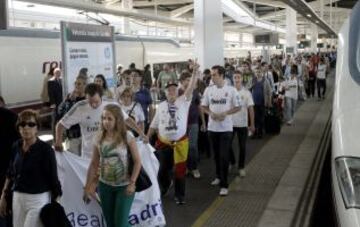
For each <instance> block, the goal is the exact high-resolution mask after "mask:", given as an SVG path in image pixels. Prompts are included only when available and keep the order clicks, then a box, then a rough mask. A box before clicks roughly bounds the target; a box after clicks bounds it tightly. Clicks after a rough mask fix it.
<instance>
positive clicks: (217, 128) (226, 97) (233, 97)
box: [201, 85, 241, 132]
mask: <svg viewBox="0 0 360 227" xmlns="http://www.w3.org/2000/svg"><path fill="white" fill-rule="evenodd" d="M201 105H202V106H208V107H209V109H210V111H211V112H213V113H222V112H225V111H228V110H230V109H232V108H234V107H239V106H240V105H241V102H240V96H239V94H238V93H237V91H236V89H235V88H234V87H231V86H228V85H224V86H223V87H221V88H219V87H217V86H216V85H213V86H209V87H207V88H206V89H205V92H204V95H203V99H202V101H201ZM208 130H209V131H212V132H232V130H233V122H232V119H231V116H229V115H227V116H226V117H225V119H224V120H223V121H214V120H213V119H212V118H211V117H209V122H208Z"/></svg>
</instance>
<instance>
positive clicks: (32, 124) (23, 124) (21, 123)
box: [19, 121, 37, 128]
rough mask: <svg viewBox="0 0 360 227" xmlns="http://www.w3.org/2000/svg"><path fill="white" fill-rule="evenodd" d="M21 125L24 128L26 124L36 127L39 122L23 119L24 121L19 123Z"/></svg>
mask: <svg viewBox="0 0 360 227" xmlns="http://www.w3.org/2000/svg"><path fill="white" fill-rule="evenodd" d="M19 126H20V127H22V128H24V127H25V126H29V127H30V128H34V127H35V126H37V124H36V123H35V122H31V121H30V122H25V121H23V122H20V123H19Z"/></svg>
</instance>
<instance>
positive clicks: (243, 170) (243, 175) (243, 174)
mask: <svg viewBox="0 0 360 227" xmlns="http://www.w3.org/2000/svg"><path fill="white" fill-rule="evenodd" d="M239 176H240V177H245V176H246V172H245V169H240V170H239Z"/></svg>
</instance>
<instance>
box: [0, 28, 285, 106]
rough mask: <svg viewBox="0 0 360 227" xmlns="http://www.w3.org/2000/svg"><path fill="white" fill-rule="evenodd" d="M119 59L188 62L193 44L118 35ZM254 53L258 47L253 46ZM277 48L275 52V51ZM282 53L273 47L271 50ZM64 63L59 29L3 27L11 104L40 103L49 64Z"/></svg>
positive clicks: (2, 90) (232, 53)
mask: <svg viewBox="0 0 360 227" xmlns="http://www.w3.org/2000/svg"><path fill="white" fill-rule="evenodd" d="M115 51H116V62H117V63H121V64H122V65H124V66H125V67H127V66H128V65H129V64H130V63H132V62H134V63H136V66H137V67H139V68H142V67H143V66H144V65H145V64H151V65H153V64H161V63H165V62H168V63H176V62H186V61H187V60H188V59H190V58H194V50H193V48H187V47H182V46H180V45H179V44H178V43H177V42H176V41H174V40H171V39H164V38H150V37H146V38H144V37H135V36H120V35H117V36H116V42H115ZM248 51H249V50H245V49H225V51H224V56H225V57H227V58H240V57H246V56H247V52H248ZM250 51H251V52H252V55H253V56H258V55H260V53H261V50H259V49H253V50H250ZM275 51H276V52H275ZM274 53H277V54H279V53H280V50H274V51H272V52H270V54H274ZM60 64H61V44H60V33H59V32H50V31H43V30H25V29H10V30H4V31H0V95H1V96H3V97H4V98H5V100H6V102H7V104H8V105H9V107H10V108H17V107H24V106H32V107H33V106H34V104H40V92H41V88H42V81H43V78H44V76H45V75H46V73H47V72H48V71H49V69H50V67H57V66H60Z"/></svg>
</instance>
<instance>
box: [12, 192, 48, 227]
mask: <svg viewBox="0 0 360 227" xmlns="http://www.w3.org/2000/svg"><path fill="white" fill-rule="evenodd" d="M50 200H51V194H50V192H44V193H40V194H28V193H22V192H16V191H15V192H14V197H13V223H14V227H35V226H36V227H41V226H43V225H42V222H41V221H40V211H41V208H43V206H45V205H46V204H48V203H50Z"/></svg>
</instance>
